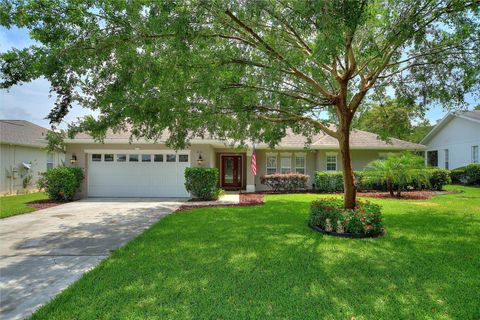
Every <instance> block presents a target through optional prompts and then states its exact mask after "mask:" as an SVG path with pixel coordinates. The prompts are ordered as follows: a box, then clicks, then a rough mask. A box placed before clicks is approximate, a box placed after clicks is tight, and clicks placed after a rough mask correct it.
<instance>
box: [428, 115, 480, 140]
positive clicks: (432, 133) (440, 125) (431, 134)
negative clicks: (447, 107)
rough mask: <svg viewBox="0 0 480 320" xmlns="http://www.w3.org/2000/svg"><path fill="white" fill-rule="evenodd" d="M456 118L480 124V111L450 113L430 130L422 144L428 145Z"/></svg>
mask: <svg viewBox="0 0 480 320" xmlns="http://www.w3.org/2000/svg"><path fill="white" fill-rule="evenodd" d="M455 117H458V118H462V119H466V120H470V121H473V122H476V123H480V110H473V111H467V112H449V113H447V115H445V116H444V117H443V118H442V119H441V120H440V121H439V122H438V123H437V124H436V125H435V127H433V129H432V130H430V132H429V133H427V135H426V136H425V137H424V138H423V139H422V141H420V143H421V144H427V143H428V142H429V141H431V140H432V139H433V137H435V135H436V134H437V133H438V132H440V130H442V129H443V128H444V127H445V126H446V125H447V124H449V123H450V121H452V120H453V119H454V118H455Z"/></svg>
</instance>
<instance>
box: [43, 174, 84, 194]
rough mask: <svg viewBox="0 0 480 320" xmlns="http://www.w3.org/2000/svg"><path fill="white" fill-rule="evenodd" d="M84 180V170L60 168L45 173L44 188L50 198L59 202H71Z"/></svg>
mask: <svg viewBox="0 0 480 320" xmlns="http://www.w3.org/2000/svg"><path fill="white" fill-rule="evenodd" d="M83 179H84V174H83V170H82V169H81V168H77V167H58V168H52V169H50V170H48V171H47V172H45V173H44V174H43V177H42V182H41V183H43V187H44V189H45V192H46V193H47V194H48V196H49V197H50V198H51V199H53V200H57V201H65V200H68V201H71V200H73V198H74V197H75V194H76V193H77V190H78V188H80V185H81V183H82V181H83Z"/></svg>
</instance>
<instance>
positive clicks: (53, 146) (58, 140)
mask: <svg viewBox="0 0 480 320" xmlns="http://www.w3.org/2000/svg"><path fill="white" fill-rule="evenodd" d="M64 139H65V132H64V131H63V130H61V131H53V130H49V131H48V132H47V143H48V144H47V150H48V151H49V152H65V142H64Z"/></svg>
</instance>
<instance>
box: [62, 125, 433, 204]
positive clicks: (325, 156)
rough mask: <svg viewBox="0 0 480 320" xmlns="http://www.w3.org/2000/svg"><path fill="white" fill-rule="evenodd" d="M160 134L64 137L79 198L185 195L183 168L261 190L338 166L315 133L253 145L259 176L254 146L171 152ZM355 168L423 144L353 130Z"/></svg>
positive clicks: (210, 143) (198, 143)
mask: <svg viewBox="0 0 480 320" xmlns="http://www.w3.org/2000/svg"><path fill="white" fill-rule="evenodd" d="M166 138H167V136H166V135H165V134H164V135H163V136H162V137H161V138H160V139H159V140H158V141H157V142H151V141H146V140H136V141H134V142H132V143H130V140H129V139H130V133H129V132H123V133H113V132H109V133H108V134H107V136H106V138H105V139H104V141H103V143H98V142H95V140H93V139H92V138H91V137H90V136H89V135H87V134H83V133H82V134H78V135H77V136H76V137H75V138H74V139H67V140H65V143H66V161H67V163H68V165H71V166H79V167H81V168H83V169H84V170H85V177H86V179H85V180H84V184H83V186H82V189H81V194H80V196H81V197H86V196H89V197H187V196H189V194H188V193H187V191H186V190H185V187H184V182H185V180H184V170H185V168H186V167H216V168H218V169H219V172H220V187H221V188H223V189H226V190H246V191H248V192H250V191H259V190H265V189H266V188H267V187H266V186H265V185H262V184H261V183H260V177H261V176H263V175H265V174H272V173H276V172H281V173H288V172H298V173H305V174H308V175H309V176H310V177H311V179H310V186H311V184H312V181H313V177H314V173H315V171H337V170H341V169H342V164H341V161H340V153H339V147H338V142H337V140H336V139H334V138H332V137H330V136H328V135H326V134H319V135H316V136H314V137H312V140H311V144H310V145H309V146H308V147H305V145H306V143H307V139H306V138H305V137H303V136H301V135H297V134H294V133H292V132H290V131H289V132H288V133H287V135H286V137H284V138H283V139H282V140H281V141H280V143H279V145H278V146H277V148H276V149H274V150H271V149H269V147H268V146H267V145H266V144H257V145H256V146H255V147H256V159H257V175H256V176H254V175H253V173H252V171H251V169H250V163H251V157H252V147H251V146H249V147H247V148H244V149H239V148H235V147H232V146H231V145H229V144H228V143H226V142H225V141H221V140H215V139H193V140H192V141H190V147H189V148H188V149H187V150H178V151H175V150H171V149H169V148H168V147H167V146H166V145H165V144H164V142H165V140H166ZM351 148H352V157H353V167H354V169H355V170H361V169H363V168H364V167H365V166H366V165H367V164H368V163H369V162H370V161H372V160H375V159H378V158H381V157H385V156H386V155H387V154H388V153H390V152H399V151H404V150H412V151H423V150H424V146H423V145H420V144H415V143H411V142H407V141H402V140H398V139H391V140H390V141H389V142H385V141H383V140H380V139H379V137H378V136H377V135H375V134H372V133H369V132H365V131H360V130H353V131H352V133H351Z"/></svg>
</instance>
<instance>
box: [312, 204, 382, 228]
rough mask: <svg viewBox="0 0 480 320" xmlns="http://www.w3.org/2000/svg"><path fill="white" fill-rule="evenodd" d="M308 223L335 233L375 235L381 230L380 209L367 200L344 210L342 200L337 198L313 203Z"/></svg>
mask: <svg viewBox="0 0 480 320" xmlns="http://www.w3.org/2000/svg"><path fill="white" fill-rule="evenodd" d="M309 223H310V225H312V226H317V227H320V228H321V229H322V230H324V231H329V232H330V231H334V232H337V233H363V234H367V235H376V234H379V233H380V232H382V230H383V225H382V216H381V207H380V206H379V205H378V204H374V203H371V202H369V201H368V200H367V201H357V204H356V206H355V208H354V209H344V208H343V200H342V199H338V198H324V199H320V200H317V201H313V202H312V203H311V205H310V222H309Z"/></svg>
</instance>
